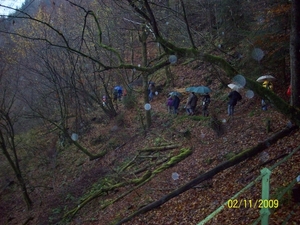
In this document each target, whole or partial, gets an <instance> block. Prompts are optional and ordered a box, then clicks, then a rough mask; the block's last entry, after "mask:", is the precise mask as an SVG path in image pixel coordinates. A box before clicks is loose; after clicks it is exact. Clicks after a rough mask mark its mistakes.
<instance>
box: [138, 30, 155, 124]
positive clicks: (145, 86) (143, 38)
mask: <svg viewBox="0 0 300 225" xmlns="http://www.w3.org/2000/svg"><path fill="white" fill-rule="evenodd" d="M142 29H143V30H142V35H141V36H140V41H141V43H142V57H143V66H144V67H147V64H148V60H147V37H148V34H147V33H146V30H145V29H146V27H145V26H142ZM148 86H149V85H148V74H146V73H144V72H143V90H144V103H149V94H148ZM151 123H152V121H151V112H150V110H146V126H147V128H149V127H150V126H151Z"/></svg>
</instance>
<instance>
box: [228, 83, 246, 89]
mask: <svg viewBox="0 0 300 225" xmlns="http://www.w3.org/2000/svg"><path fill="white" fill-rule="evenodd" d="M227 86H228V87H229V88H230V89H233V90H238V89H241V88H243V87H242V86H240V85H238V84H228V85H227Z"/></svg>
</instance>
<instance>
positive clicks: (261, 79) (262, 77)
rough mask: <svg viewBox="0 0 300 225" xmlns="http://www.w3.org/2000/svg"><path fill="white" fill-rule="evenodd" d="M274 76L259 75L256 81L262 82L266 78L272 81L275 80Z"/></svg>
mask: <svg viewBox="0 0 300 225" xmlns="http://www.w3.org/2000/svg"><path fill="white" fill-rule="evenodd" d="M275 79H276V78H275V77H273V76H272V75H264V76H261V77H259V78H257V80H256V81H257V82H264V81H266V80H268V81H272V80H275Z"/></svg>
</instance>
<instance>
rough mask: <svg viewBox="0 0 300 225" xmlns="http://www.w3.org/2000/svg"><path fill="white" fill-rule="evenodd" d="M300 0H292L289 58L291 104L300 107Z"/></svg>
mask: <svg viewBox="0 0 300 225" xmlns="http://www.w3.org/2000/svg"><path fill="white" fill-rule="evenodd" d="M299 12H300V1H297V0H292V16H291V17H292V18H291V38H290V57H291V58H290V60H291V86H292V93H291V105H292V106H294V107H300V13H299Z"/></svg>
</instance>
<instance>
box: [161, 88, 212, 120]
mask: <svg viewBox="0 0 300 225" xmlns="http://www.w3.org/2000/svg"><path fill="white" fill-rule="evenodd" d="M197 103H198V97H197V96H196V94H195V93H194V92H191V93H190V95H189V97H188V99H187V102H186V104H185V106H184V108H185V110H186V112H187V114H188V115H190V116H191V115H195V113H196V107H197ZM209 103H210V95H209V94H208V93H206V94H204V96H203V99H202V115H203V116H208V106H209ZM179 104H180V99H179V97H178V96H177V95H176V94H174V95H172V96H169V97H168V100H167V103H166V105H167V108H168V112H169V113H173V114H178V108H179Z"/></svg>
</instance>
